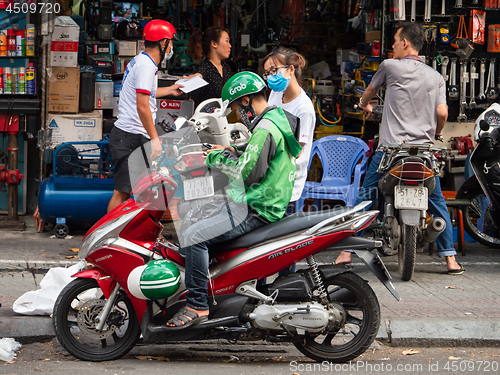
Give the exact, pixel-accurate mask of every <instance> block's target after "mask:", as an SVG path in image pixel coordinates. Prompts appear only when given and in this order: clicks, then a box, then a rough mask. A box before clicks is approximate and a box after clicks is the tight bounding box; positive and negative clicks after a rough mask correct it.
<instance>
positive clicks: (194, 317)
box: [167, 306, 208, 331]
mask: <svg viewBox="0 0 500 375" xmlns="http://www.w3.org/2000/svg"><path fill="white" fill-rule="evenodd" d="M188 318H191V320H189V319H188ZM207 320H208V316H199V315H198V314H197V313H196V312H195V311H193V310H188V308H187V307H185V306H184V307H183V308H181V309H180V310H179V311H177V313H176V314H175V315H174V316H173V317H172V318H171V319H170V320H169V321H168V323H171V324H175V327H170V326H167V329H168V330H169V331H170V330H171V331H177V330H179V329H184V328H187V327H190V326H192V325H195V324H198V323H202V322H204V321H207Z"/></svg>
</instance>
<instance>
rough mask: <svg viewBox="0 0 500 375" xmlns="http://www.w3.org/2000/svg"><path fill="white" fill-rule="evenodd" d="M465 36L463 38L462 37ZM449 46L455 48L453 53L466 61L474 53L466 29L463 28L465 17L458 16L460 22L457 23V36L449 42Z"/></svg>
mask: <svg viewBox="0 0 500 375" xmlns="http://www.w3.org/2000/svg"><path fill="white" fill-rule="evenodd" d="M464 36H465V37H464ZM450 44H451V46H452V47H454V48H456V49H457V50H456V51H455V53H456V54H457V55H458V56H459V57H460V58H461V59H468V58H469V57H470V55H471V54H472V52H473V51H474V46H473V45H472V43H471V41H470V39H469V35H468V34H467V28H466V27H465V16H464V15H461V16H460V21H459V22H458V30H457V36H456V37H455V38H453V39H452V40H451V43H450Z"/></svg>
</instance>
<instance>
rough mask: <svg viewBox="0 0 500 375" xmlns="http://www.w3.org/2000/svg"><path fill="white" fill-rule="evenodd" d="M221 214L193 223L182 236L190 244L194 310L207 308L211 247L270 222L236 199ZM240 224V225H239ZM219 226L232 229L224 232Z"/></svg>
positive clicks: (190, 304) (188, 297)
mask: <svg viewBox="0 0 500 375" xmlns="http://www.w3.org/2000/svg"><path fill="white" fill-rule="evenodd" d="M226 209H227V211H225V210H222V212H221V213H219V214H218V215H215V216H213V217H210V218H208V219H205V220H201V221H199V222H197V223H195V224H193V225H192V226H190V227H189V228H188V229H187V230H186V232H185V233H183V234H182V236H183V237H184V238H185V239H186V240H185V241H187V242H188V243H189V245H188V246H183V249H182V250H183V251H184V252H185V254H186V273H185V284H186V288H187V289H188V290H189V293H188V294H187V295H186V301H187V306H188V307H190V308H192V309H195V310H208V309H209V307H208V288H207V283H208V263H209V254H208V247H209V246H210V245H214V244H216V243H220V242H224V241H229V240H231V239H233V238H235V237H239V236H241V235H243V234H245V233H248V232H250V231H253V230H255V229H257V228H259V227H261V226H263V225H265V224H268V223H269V222H268V221H267V220H266V219H264V218H263V217H261V216H260V215H258V214H257V213H256V212H255V211H253V210H252V209H250V208H246V207H245V208H242V207H241V205H238V204H236V203H234V202H230V203H229V204H227V205H226ZM237 223H239V224H237ZM220 228H231V229H229V230H228V231H227V232H225V233H223V234H218V233H220Z"/></svg>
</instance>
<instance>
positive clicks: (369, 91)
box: [358, 82, 380, 118]
mask: <svg viewBox="0 0 500 375" xmlns="http://www.w3.org/2000/svg"><path fill="white" fill-rule="evenodd" d="M379 90H380V87H378V88H377V89H374V88H373V86H372V84H371V82H370V84H369V85H368V87H367V88H366V90H365V92H364V93H363V95H362V96H361V99H359V103H358V105H359V107H360V108H361V109H362V110H363V112H365V113H366V118H370V116H371V114H372V112H373V107H372V106H371V104H370V100H372V99H373V97H374V96H375V95H377V93H378V92H379Z"/></svg>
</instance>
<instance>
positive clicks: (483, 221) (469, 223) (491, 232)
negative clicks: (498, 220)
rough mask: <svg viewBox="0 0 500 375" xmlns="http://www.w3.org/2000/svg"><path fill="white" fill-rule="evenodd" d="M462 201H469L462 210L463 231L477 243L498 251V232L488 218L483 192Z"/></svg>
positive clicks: (499, 240) (486, 201)
mask: <svg viewBox="0 0 500 375" xmlns="http://www.w3.org/2000/svg"><path fill="white" fill-rule="evenodd" d="M464 199H468V200H469V201H470V204H469V205H468V206H467V207H465V209H464V210H463V220H464V229H465V231H466V232H467V233H468V234H469V236H471V237H472V238H473V239H474V240H476V241H477V242H479V243H481V244H483V245H485V246H488V247H491V248H494V249H500V230H499V228H498V227H497V226H496V225H495V223H494V222H493V219H492V218H491V216H490V213H489V210H490V202H489V200H488V198H486V196H485V195H484V193H483V191H482V190H481V191H476V192H474V193H472V194H470V195H469V196H467V197H464Z"/></svg>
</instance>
